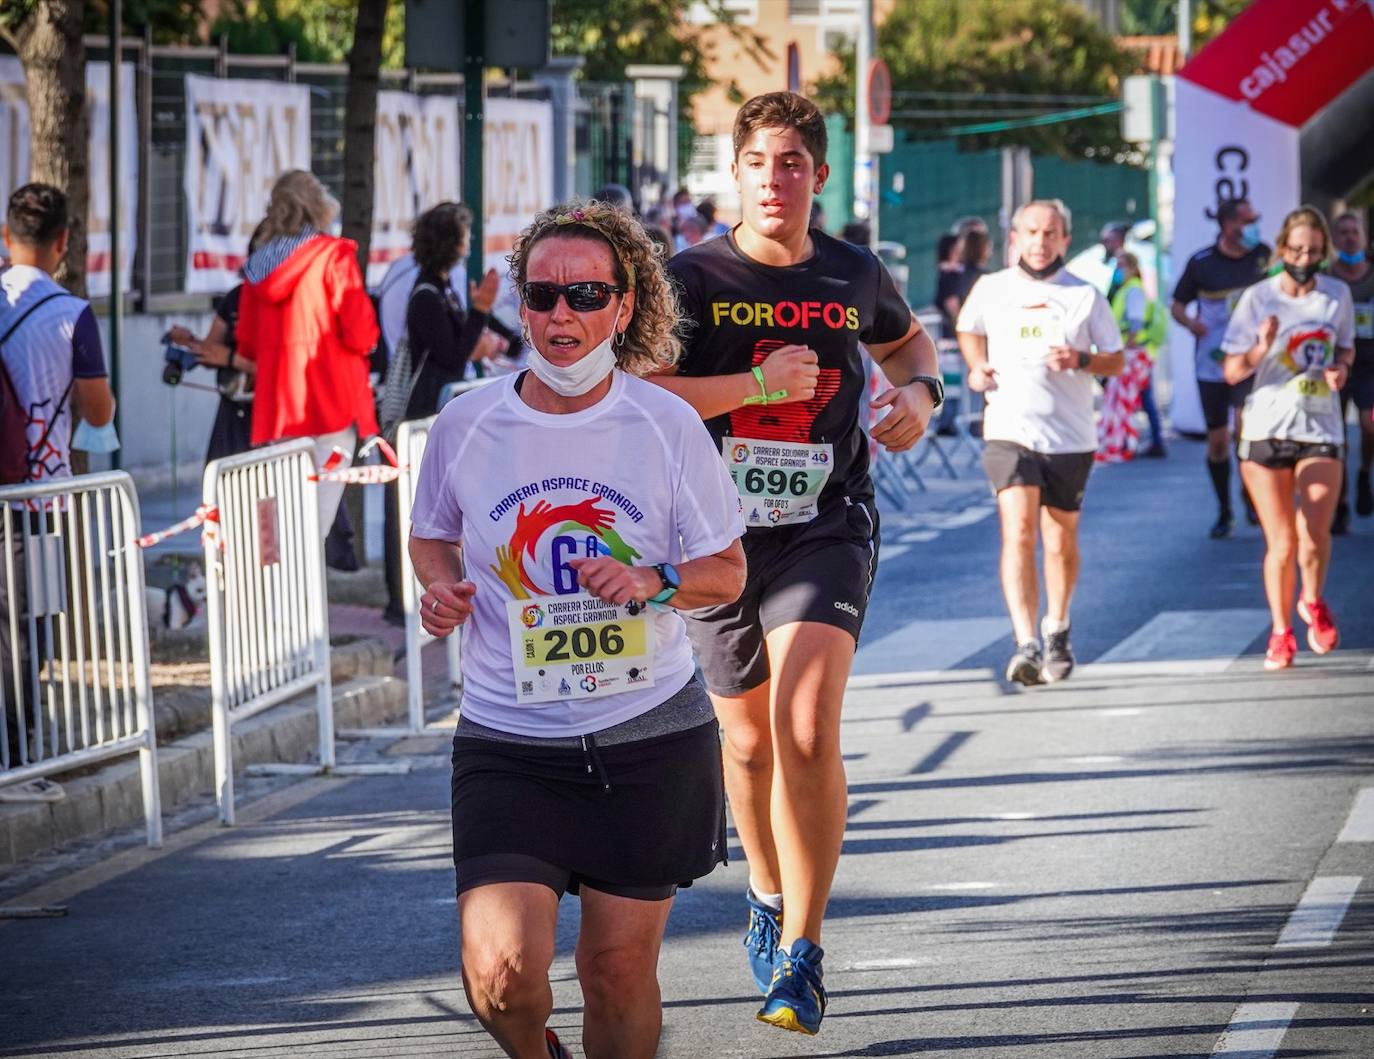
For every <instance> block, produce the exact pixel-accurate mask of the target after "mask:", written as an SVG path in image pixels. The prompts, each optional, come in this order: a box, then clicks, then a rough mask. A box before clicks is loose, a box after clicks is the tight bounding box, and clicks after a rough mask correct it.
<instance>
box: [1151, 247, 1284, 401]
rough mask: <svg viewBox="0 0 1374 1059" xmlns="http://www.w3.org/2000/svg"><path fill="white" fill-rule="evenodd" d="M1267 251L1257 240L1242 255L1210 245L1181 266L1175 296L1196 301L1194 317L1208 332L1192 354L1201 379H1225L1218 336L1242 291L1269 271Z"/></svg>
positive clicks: (1186, 301)
mask: <svg viewBox="0 0 1374 1059" xmlns="http://www.w3.org/2000/svg"><path fill="white" fill-rule="evenodd" d="M1270 253H1271V251H1270V249H1269V247H1267V246H1265V245H1264V244H1263V243H1260V244H1259V246H1256V247H1254V248H1253V249H1252V250H1249V251H1247V252H1246V254H1245V256H1244V257H1231V256H1229V255H1227V254H1224V253H1222V251H1221V248H1220V247H1219V246H1216V245H1213V246H1209V247H1205V248H1203V249H1202V250H1199V251H1198V252H1197V253H1196V254H1194V255H1193V256H1192V257H1190V258H1189V259H1188V264H1187V265H1185V266H1184V268H1183V275H1182V276H1180V277H1179V279H1178V284H1177V285H1176V286H1175V287H1174V300H1175V301H1178V302H1182V303H1183V304H1184V305H1187V304H1188V303H1189V302H1197V318H1198V320H1199V321H1200V322H1201V323H1202V324H1203V326H1205V327H1206V328H1207V334H1205V335H1204V336H1203V337H1201V338H1199V339H1198V340H1197V348H1196V354H1195V361H1196V362H1195V365H1194V366H1195V370H1196V372H1197V377H1198V379H1199V380H1200V381H1202V382H1223V381H1225V377H1224V375H1223V374H1222V370H1221V363H1222V361H1223V360H1225V354H1224V353H1222V351H1221V340H1222V338H1223V337H1224V336H1225V334H1226V325H1227V323H1228V322H1229V321H1230V319H1231V312H1232V310H1233V309H1235V307H1236V302H1238V301H1239V300H1240V295H1241V292H1242V291H1244V290H1245V288H1246V287H1249V286H1251V285H1253V284H1255V283H1258V282H1259V281H1260V280H1262V279H1264V277H1265V275H1266V274H1267V273H1268V266H1269V255H1270Z"/></svg>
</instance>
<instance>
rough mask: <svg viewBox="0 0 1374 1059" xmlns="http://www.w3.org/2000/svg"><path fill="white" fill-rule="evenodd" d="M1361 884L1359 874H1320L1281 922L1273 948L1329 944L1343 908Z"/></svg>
mask: <svg viewBox="0 0 1374 1059" xmlns="http://www.w3.org/2000/svg"><path fill="white" fill-rule="evenodd" d="M1359 888H1360V877H1359V876H1358V875H1319V876H1317V877H1316V878H1315V879H1313V880H1312V881H1311V883H1309V884H1308V886H1307V890H1306V891H1305V892H1304V893H1303V895H1302V900H1300V901H1299V902H1298V907H1297V908H1295V909H1293V914H1292V915H1290V916H1289V917H1288V922H1287V923H1286V924H1284V927H1283V931H1282V933H1280V934H1279V940H1278V941H1276V942H1275V943H1274V948H1275V949H1309V948H1321V947H1324V946H1327V945H1330V944H1331V942H1332V940H1334V938H1335V937H1336V931H1338V930H1339V929H1340V927H1341V920H1343V919H1344V918H1345V911H1346V909H1347V908H1349V907H1350V902H1351V901H1352V900H1354V898H1355V891H1356V890H1358V889H1359Z"/></svg>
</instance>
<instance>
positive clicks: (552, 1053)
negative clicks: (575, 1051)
mask: <svg viewBox="0 0 1374 1059" xmlns="http://www.w3.org/2000/svg"><path fill="white" fill-rule="evenodd" d="M544 1043H545V1044H547V1045H548V1046H549V1057H550V1059H572V1052H570V1051H568V1049H566V1048H564V1047H563V1045H562V1043H560V1042H559V1040H558V1034H556V1033H554V1032H553V1030H551V1029H549V1028H547V1027H545V1029H544Z"/></svg>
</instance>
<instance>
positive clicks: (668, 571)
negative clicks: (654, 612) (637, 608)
mask: <svg viewBox="0 0 1374 1059" xmlns="http://www.w3.org/2000/svg"><path fill="white" fill-rule="evenodd" d="M654 569H655V570H657V571H658V576H659V580H661V581H662V582H663V589H662V591H660V592H659V593H658V594H657V595H655V596H650V597H649V602H650V603H667V602H668V600H670V599H672V598H673V597H674V596H675V595H677V590H678V589H679V588H681V587H682V578H681V577H679V576H678V572H677V570H676V568H674V566H673V564H672V563H655V564H654Z"/></svg>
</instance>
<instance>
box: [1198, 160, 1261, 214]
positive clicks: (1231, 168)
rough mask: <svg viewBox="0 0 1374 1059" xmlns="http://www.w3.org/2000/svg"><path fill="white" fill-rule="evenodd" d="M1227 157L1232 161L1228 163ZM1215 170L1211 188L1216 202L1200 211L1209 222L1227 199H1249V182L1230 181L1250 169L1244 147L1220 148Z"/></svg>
mask: <svg viewBox="0 0 1374 1059" xmlns="http://www.w3.org/2000/svg"><path fill="white" fill-rule="evenodd" d="M1228 156H1229V157H1230V158H1231V159H1232V160H1231V161H1229V162H1228ZM1216 168H1217V173H1218V174H1219V175H1218V177H1217V182H1216V184H1215V185H1214V188H1213V190H1214V191H1215V193H1216V202H1215V204H1213V205H1212V206H1210V207H1209V208H1207V209H1205V210H1203V211H1202V212H1203V216H1205V217H1206V218H1207V219H1208V220H1209V221H1214V220H1216V219H1217V207H1218V206H1220V205H1221V204H1222V203H1223V202H1225V201H1226V200H1227V199H1244V198H1249V197H1250V181H1248V180H1247V179H1246V178H1245V177H1238V178H1236V179H1232V177H1233V176H1234V174H1237V173H1244V172H1245V171H1246V170H1247V169H1249V168H1250V155H1249V153H1248V152H1247V151H1246V150H1245V148H1244V147H1240V146H1238V145H1237V144H1228V145H1227V146H1225V147H1223V148H1221V150H1219V151H1217V154H1216Z"/></svg>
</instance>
